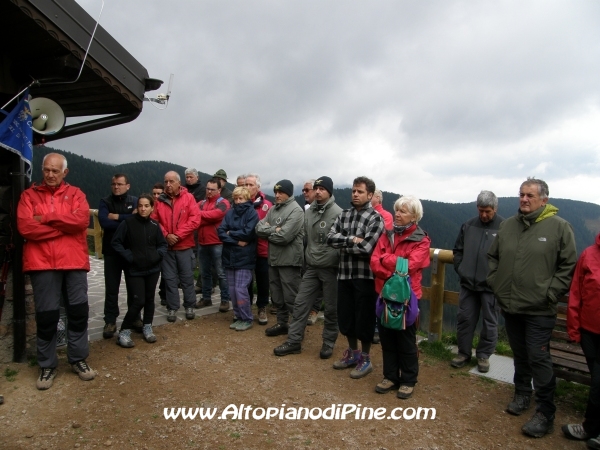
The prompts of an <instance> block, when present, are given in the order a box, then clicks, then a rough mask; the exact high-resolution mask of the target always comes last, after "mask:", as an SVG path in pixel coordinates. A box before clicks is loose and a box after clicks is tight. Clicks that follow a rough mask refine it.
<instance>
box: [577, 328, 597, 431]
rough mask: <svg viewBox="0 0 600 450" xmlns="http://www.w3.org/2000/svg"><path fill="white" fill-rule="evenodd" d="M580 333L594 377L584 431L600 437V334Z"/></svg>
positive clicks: (581, 330) (584, 351)
mask: <svg viewBox="0 0 600 450" xmlns="http://www.w3.org/2000/svg"><path fill="white" fill-rule="evenodd" d="M580 332H581V349H582V350H583V354H584V355H585V360H586V361H587V366H588V368H589V369H590V375H591V376H592V383H591V385H590V394H589V397H588V403H587V408H586V410H585V420H584V421H583V429H584V430H585V432H586V433H587V434H589V435H590V436H598V435H599V434H600V334H596V333H592V332H591V331H587V330H584V329H583V328H582V329H580Z"/></svg>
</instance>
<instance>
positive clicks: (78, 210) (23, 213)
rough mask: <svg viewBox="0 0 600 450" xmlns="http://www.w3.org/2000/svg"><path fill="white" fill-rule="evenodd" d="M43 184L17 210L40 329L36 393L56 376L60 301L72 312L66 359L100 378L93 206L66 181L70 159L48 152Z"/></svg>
mask: <svg viewBox="0 0 600 450" xmlns="http://www.w3.org/2000/svg"><path fill="white" fill-rule="evenodd" d="M42 171H43V176H44V181H43V182H42V184H40V185H36V184H35V183H34V184H33V186H31V187H30V188H29V189H27V190H26V191H24V192H23V194H22V195H21V199H20V200H19V206H18V207H17V224H18V228H19V233H20V234H21V236H23V237H24V238H25V240H26V242H25V245H24V247H23V271H24V272H27V273H29V276H30V277H31V285H32V287H33V295H34V302H35V320H36V324H37V361H38V364H39V365H40V376H39V378H38V379H37V383H36V385H37V388H38V389H40V390H44V389H48V388H50V387H51V386H52V383H53V381H54V378H55V377H56V373H57V367H58V357H57V356H56V330H57V325H58V321H59V319H60V296H61V292H64V294H65V296H64V297H65V307H66V310H67V319H68V322H67V329H68V333H67V336H68V343H67V359H68V361H69V364H70V365H71V369H72V370H73V372H75V373H76V374H78V375H79V378H81V379H82V380H84V381H89V380H93V379H94V378H95V376H96V372H94V371H93V370H92V369H91V368H90V366H88V364H87V362H86V358H87V357H88V356H89V346H88V310H89V307H88V296H87V272H89V270H90V260H89V257H88V248H87V227H88V224H89V222H90V207H89V205H88V202H87V200H86V198H85V194H84V193H83V192H81V190H80V189H78V188H76V187H74V186H71V185H70V184H68V183H66V182H64V181H63V180H64V178H65V176H66V175H67V173H69V169H67V160H66V159H65V157H64V156H62V155H60V154H58V153H49V154H47V155H46V156H45V157H44V161H43V163H42Z"/></svg>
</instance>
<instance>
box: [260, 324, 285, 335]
mask: <svg viewBox="0 0 600 450" xmlns="http://www.w3.org/2000/svg"><path fill="white" fill-rule="evenodd" d="M265 334H266V335H267V336H281V335H282V334H288V327H287V325H281V324H280V323H276V324H275V325H273V326H272V327H269V328H267V329H266V330H265Z"/></svg>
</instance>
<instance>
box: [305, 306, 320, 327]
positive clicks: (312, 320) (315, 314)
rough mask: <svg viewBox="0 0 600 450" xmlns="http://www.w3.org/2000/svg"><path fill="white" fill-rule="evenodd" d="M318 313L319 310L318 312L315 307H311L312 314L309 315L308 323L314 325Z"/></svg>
mask: <svg viewBox="0 0 600 450" xmlns="http://www.w3.org/2000/svg"><path fill="white" fill-rule="evenodd" d="M318 315H319V313H318V312H316V311H315V310H314V309H311V310H310V314H309V315H308V320H307V321H306V325H314V324H315V323H317V318H318Z"/></svg>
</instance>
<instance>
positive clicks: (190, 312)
mask: <svg viewBox="0 0 600 450" xmlns="http://www.w3.org/2000/svg"><path fill="white" fill-rule="evenodd" d="M194 317H196V313H195V312H194V308H185V318H186V319H187V320H194Z"/></svg>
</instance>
